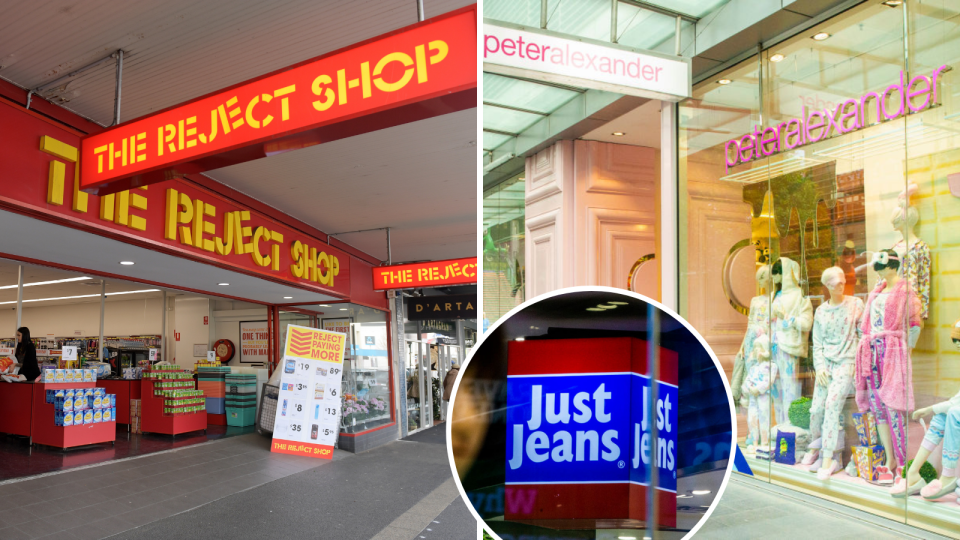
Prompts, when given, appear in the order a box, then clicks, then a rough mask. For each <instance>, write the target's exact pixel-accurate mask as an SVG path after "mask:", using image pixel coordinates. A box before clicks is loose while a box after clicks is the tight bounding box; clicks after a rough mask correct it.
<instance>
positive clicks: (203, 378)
mask: <svg viewBox="0 0 960 540" xmlns="http://www.w3.org/2000/svg"><path fill="white" fill-rule="evenodd" d="M229 374H230V368H229V367H228V366H222V367H199V368H197V389H199V390H203V395H204V396H206V398H207V413H208V414H225V413H224V398H225V395H224V393H225V391H226V389H225V387H224V378H225V377H226V376H227V375H229Z"/></svg>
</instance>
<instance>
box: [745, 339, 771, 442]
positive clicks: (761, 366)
mask: <svg viewBox="0 0 960 540" xmlns="http://www.w3.org/2000/svg"><path fill="white" fill-rule="evenodd" d="M748 363H750V370H749V371H748V372H747V375H746V377H745V378H744V381H743V385H742V388H741V390H742V392H743V396H745V397H746V398H747V400H748V406H747V425H748V426H749V427H750V438H751V439H753V441H754V442H757V441H759V442H760V446H759V448H761V449H763V450H764V451H769V450H770V387H771V385H772V384H773V382H774V381H776V380H777V365H776V364H774V363H773V362H771V361H770V340H769V338H767V336H765V335H763V334H760V335H758V336H757V337H756V339H755V340H754V342H753V348H752V349H751V350H750V358H749V359H748ZM751 446H752V445H751ZM755 451H756V448H751V447H750V446H748V447H747V453H753V452H755Z"/></svg>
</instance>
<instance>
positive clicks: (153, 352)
mask: <svg viewBox="0 0 960 540" xmlns="http://www.w3.org/2000/svg"><path fill="white" fill-rule="evenodd" d="M150 361H151V362H156V361H157V350H156V349H150Z"/></svg>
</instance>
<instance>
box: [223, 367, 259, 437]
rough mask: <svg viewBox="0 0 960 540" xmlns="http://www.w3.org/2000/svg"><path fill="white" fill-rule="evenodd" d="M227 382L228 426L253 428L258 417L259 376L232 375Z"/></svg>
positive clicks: (251, 374) (228, 376)
mask: <svg viewBox="0 0 960 540" xmlns="http://www.w3.org/2000/svg"><path fill="white" fill-rule="evenodd" d="M225 381H226V390H227V392H226V410H227V425H228V426H237V427H245V426H252V425H253V424H254V423H255V422H256V417H257V376H256V374H253V373H231V374H230V375H227V376H226V378H225Z"/></svg>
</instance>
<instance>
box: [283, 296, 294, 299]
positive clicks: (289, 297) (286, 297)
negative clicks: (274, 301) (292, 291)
mask: <svg viewBox="0 0 960 540" xmlns="http://www.w3.org/2000/svg"><path fill="white" fill-rule="evenodd" d="M291 298H293V297H292V296H284V297H283V299H284V300H290V299H291Z"/></svg>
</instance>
